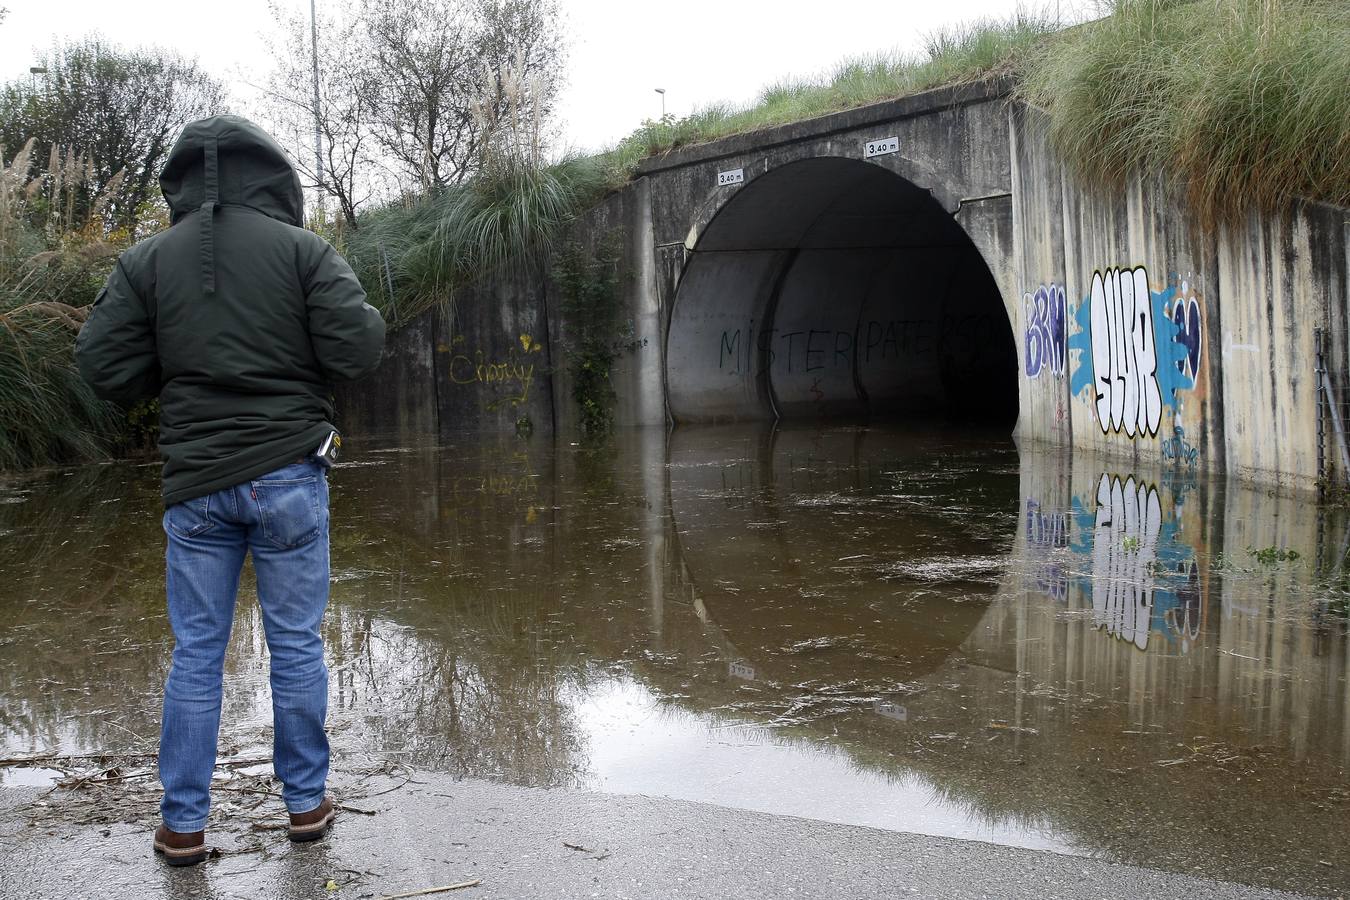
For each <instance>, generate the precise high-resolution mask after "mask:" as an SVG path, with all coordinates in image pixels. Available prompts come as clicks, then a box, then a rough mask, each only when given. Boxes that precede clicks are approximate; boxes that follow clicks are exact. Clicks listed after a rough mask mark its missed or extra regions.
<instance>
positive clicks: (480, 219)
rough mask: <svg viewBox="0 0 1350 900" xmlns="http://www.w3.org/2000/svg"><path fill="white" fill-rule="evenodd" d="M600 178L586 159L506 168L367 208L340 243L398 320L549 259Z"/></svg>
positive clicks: (374, 297)
mask: <svg viewBox="0 0 1350 900" xmlns="http://www.w3.org/2000/svg"><path fill="white" fill-rule="evenodd" d="M606 179H607V175H606V172H605V169H604V167H603V164H602V163H601V162H600V161H599V160H596V159H591V158H588V159H575V158H574V159H568V160H564V161H563V162H560V163H557V164H555V165H551V166H534V165H530V164H525V163H518V164H515V165H506V166H502V167H501V168H499V169H496V170H493V171H490V172H485V173H484V174H482V175H480V176H479V177H478V178H476V179H474V180H472V181H469V182H466V183H464V184H460V185H454V186H451V187H447V188H444V189H442V190H440V191H437V192H435V193H433V194H432V195H430V196H429V197H427V198H426V199H424V200H422V201H420V202H416V203H411V204H407V205H402V204H400V205H395V206H390V207H386V208H384V209H380V210H375V211H372V212H370V213H367V214H365V215H363V216H362V217H361V218H360V222H359V224H360V227H359V229H357V230H355V231H348V232H346V233H345V234H343V235H341V236H339V238H338V243H339V245H340V247H341V249H342V251H343V252H344V253H345V254H346V255H347V258H348V260H349V261H350V262H351V264H352V267H353V268H354V269H355V270H356V272H357V274H358V275H359V276H360V278H361V283H362V284H363V285H364V286H365V288H366V291H367V292H368V293H369V294H370V297H371V303H373V304H374V305H375V306H377V307H378V308H379V309H380V310H381V311H382V312H384V313H385V315H386V317H387V318H389V319H390V320H391V321H392V322H393V323H395V324H398V323H402V322H406V321H408V320H409V319H412V318H414V317H415V316H417V315H418V314H420V313H422V312H424V311H425V310H427V309H430V308H432V307H434V306H437V305H439V304H443V303H447V302H449V301H451V300H452V298H453V297H454V292H455V289H456V288H457V287H460V286H462V285H464V284H467V283H469V282H472V281H473V280H475V279H477V278H479V277H481V276H483V275H484V274H486V273H488V272H492V271H497V270H500V269H502V268H504V267H507V266H516V267H522V268H523V267H528V266H530V265H531V264H535V263H539V262H542V261H545V260H547V259H549V257H550V256H551V255H552V253H553V250H554V245H555V240H556V238H557V236H558V235H559V234H560V233H561V230H562V226H563V225H565V224H566V223H568V222H570V221H572V219H573V218H574V217H575V216H576V215H577V213H578V212H579V211H580V210H582V209H584V208H585V207H586V206H587V205H589V204H590V203H592V202H594V201H595V199H596V198H597V197H599V196H600V194H601V193H602V192H603V190H604V186H605V183H606Z"/></svg>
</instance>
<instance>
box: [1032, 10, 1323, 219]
mask: <svg viewBox="0 0 1350 900" xmlns="http://www.w3.org/2000/svg"><path fill="white" fill-rule="evenodd" d="M1020 92H1021V95H1022V96H1023V98H1024V99H1026V100H1027V101H1028V102H1030V103H1031V104H1033V105H1035V106H1039V107H1041V108H1043V109H1044V110H1045V111H1046V112H1048V113H1049V119H1050V135H1051V139H1052V141H1053V142H1054V145H1055V147H1056V149H1057V150H1058V151H1059V153H1060V154H1061V155H1062V156H1063V158H1064V159H1065V160H1066V161H1068V163H1069V164H1070V165H1071V166H1073V167H1074V169H1076V170H1077V172H1078V174H1079V175H1080V176H1082V177H1083V178H1085V179H1087V180H1089V181H1095V182H1099V183H1102V184H1105V185H1109V186H1114V185H1119V184H1120V183H1122V182H1123V181H1124V179H1125V178H1126V177H1127V176H1128V175H1130V174H1131V173H1136V172H1143V173H1150V172H1155V171H1164V172H1166V173H1168V175H1169V176H1170V177H1171V178H1173V179H1175V180H1176V181H1177V182H1178V183H1179V184H1181V185H1184V187H1185V191H1186V195H1187V198H1188V200H1189V205H1190V207H1191V209H1192V210H1193V212H1194V213H1195V214H1196V215H1197V216H1198V218H1199V219H1200V221H1201V222H1202V223H1203V224H1205V225H1208V226H1213V225H1214V224H1216V223H1218V222H1220V221H1225V220H1227V221H1231V220H1234V219H1236V218H1238V217H1240V216H1242V215H1244V214H1245V213H1246V212H1247V211H1249V210H1251V209H1258V210H1262V211H1265V212H1270V211H1273V210H1277V209H1279V208H1281V207H1283V206H1284V205H1286V204H1287V203H1288V202H1289V201H1290V200H1291V199H1292V198H1295V197H1307V198H1311V199H1315V200H1322V201H1326V202H1329V203H1334V204H1339V205H1342V206H1350V3H1347V2H1345V0H1198V2H1178V0H1119V2H1117V3H1115V4H1114V7H1113V9H1112V10H1111V12H1110V14H1109V15H1107V16H1106V17H1105V18H1104V19H1101V20H1100V21H1096V22H1092V23H1090V24H1089V25H1086V26H1083V27H1081V28H1076V29H1072V30H1070V31H1066V32H1063V33H1061V34H1060V35H1057V36H1056V38H1055V39H1054V40H1053V41H1049V42H1047V43H1045V44H1044V45H1042V46H1040V47H1039V48H1037V49H1036V50H1035V52H1034V53H1033V54H1032V55H1031V58H1030V59H1029V60H1028V62H1027V64H1026V66H1025V67H1024V76H1023V81H1022V84H1021V88H1020Z"/></svg>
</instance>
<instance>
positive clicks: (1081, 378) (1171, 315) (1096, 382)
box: [1067, 266, 1203, 449]
mask: <svg viewBox="0 0 1350 900" xmlns="http://www.w3.org/2000/svg"><path fill="white" fill-rule="evenodd" d="M1074 320H1075V322H1076V323H1077V326H1078V331H1077V333H1076V334H1074V335H1073V336H1071V337H1070V338H1069V339H1068V341H1067V345H1068V349H1069V351H1070V352H1072V351H1074V350H1077V351H1078V356H1077V357H1076V360H1077V362H1076V366H1075V368H1074V371H1073V380H1072V383H1071V384H1070V386H1069V390H1070V393H1071V394H1072V395H1074V396H1078V395H1079V394H1080V393H1082V392H1084V391H1089V399H1090V400H1091V402H1092V406H1093V409H1094V411H1095V412H1096V415H1097V424H1098V425H1099V426H1100V427H1101V430H1102V433H1103V434H1108V433H1112V432H1114V433H1117V434H1120V433H1123V434H1125V435H1126V436H1128V437H1130V438H1135V437H1157V436H1158V433H1159V430H1160V428H1161V425H1162V415H1163V410H1164V409H1171V410H1173V411H1174V412H1179V411H1180V408H1181V403H1182V400H1181V397H1180V396H1179V392H1180V391H1187V390H1191V389H1193V388H1194V387H1195V379H1196V376H1197V374H1198V372H1199V366H1200V353H1201V334H1202V324H1203V323H1202V317H1201V312H1200V303H1199V301H1198V299H1197V298H1196V296H1195V294H1194V292H1193V291H1191V289H1190V286H1189V285H1188V284H1187V283H1185V282H1183V283H1182V284H1181V290H1180V291H1178V289H1177V287H1176V286H1175V285H1169V286H1168V287H1167V288H1166V289H1165V290H1162V291H1152V290H1150V289H1149V283H1148V272H1147V270H1145V268H1144V267H1143V266H1136V267H1134V268H1132V269H1130V268H1126V269H1120V268H1112V269H1107V270H1106V271H1105V272H1101V271H1098V272H1094V273H1093V275H1092V288H1091V291H1090V293H1089V294H1088V296H1087V298H1086V299H1084V300H1083V302H1082V303H1080V304H1079V306H1078V309H1077V312H1076V314H1075V316H1074ZM1178 449H1179V448H1178Z"/></svg>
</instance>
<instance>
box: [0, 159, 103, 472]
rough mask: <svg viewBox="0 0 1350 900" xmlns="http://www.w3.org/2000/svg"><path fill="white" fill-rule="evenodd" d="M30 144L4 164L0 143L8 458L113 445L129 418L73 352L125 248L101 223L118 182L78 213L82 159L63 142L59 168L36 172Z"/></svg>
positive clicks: (2, 432) (2, 434)
mask: <svg viewBox="0 0 1350 900" xmlns="http://www.w3.org/2000/svg"><path fill="white" fill-rule="evenodd" d="M31 153H32V142H31V141H30V142H28V143H27V144H26V146H25V147H24V149H23V150H21V151H19V152H18V153H17V154H15V156H14V158H13V159H11V160H10V161H9V164H8V165H5V159H4V153H3V150H0V468H17V467H23V466H34V465H41V464H43V463H48V462H67V461H75V460H83V459H91V458H95V457H98V456H101V455H105V454H106V453H107V452H108V451H109V450H111V449H112V448H113V447H115V446H117V445H120V444H121V443H122V442H123V428H124V425H125V418H124V417H123V415H122V414H121V412H120V411H119V410H118V409H117V408H116V407H115V406H112V405H111V404H108V403H104V402H103V401H101V400H99V399H98V398H97V397H95V396H94V394H93V392H92V391H91V390H90V389H89V387H88V386H87V385H86V384H85V383H84V381H83V380H81V378H80V375H79V372H78V370H77V369H76V366H75V354H74V345H75V335H76V334H77V333H78V332H79V328H80V325H81V324H82V323H83V322H84V318H85V315H86V314H87V311H88V310H87V307H86V306H85V304H88V303H89V302H90V301H91V300H92V299H93V297H94V295H95V293H96V292H97V291H98V288H99V285H101V284H102V282H103V280H104V278H105V277H106V276H107V272H108V268H109V266H110V264H111V260H112V257H113V256H114V255H115V254H116V247H115V245H114V243H112V241H115V240H116V236H115V235H110V234H107V233H105V232H104V230H103V229H102V227H101V226H100V225H99V224H98V222H99V220H100V216H101V213H102V211H103V208H104V205H105V204H106V202H107V197H108V196H109V194H110V192H108V191H104V192H100V193H98V194H96V195H95V196H94V197H93V199H92V202H91V204H90V205H89V207H88V214H87V218H85V219H83V220H76V219H74V218H73V210H74V209H75V206H76V200H77V198H78V197H80V196H83V195H84V194H86V193H88V185H87V183H86V180H85V176H84V174H83V173H84V172H85V171H86V169H85V166H84V165H83V163H81V162H80V160H79V158H78V157H76V156H75V155H74V154H71V153H67V154H64V155H63V154H61V153H60V152H59V151H58V152H54V153H53V154H52V159H53V160H56V163H55V164H54V167H53V168H54V170H49V171H47V172H45V173H43V175H41V176H40V177H38V178H29V176H28V172H29V169H30V162H31ZM114 189H115V184H114ZM71 301H74V303H72V302H71ZM74 304H79V306H76V305H74Z"/></svg>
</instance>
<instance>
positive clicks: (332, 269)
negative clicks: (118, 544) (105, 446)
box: [75, 116, 384, 506]
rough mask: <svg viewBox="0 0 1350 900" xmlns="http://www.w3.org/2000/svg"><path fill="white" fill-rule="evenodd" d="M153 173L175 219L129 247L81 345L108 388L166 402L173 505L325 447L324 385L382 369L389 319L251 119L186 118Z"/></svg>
mask: <svg viewBox="0 0 1350 900" xmlns="http://www.w3.org/2000/svg"><path fill="white" fill-rule="evenodd" d="M159 183H160V187H161V189H162V190H163V192H164V199H165V200H167V201H168V204H169V209H170V211H171V212H172V222H173V225H172V227H170V228H169V229H167V230H166V231H163V232H161V233H159V234H157V235H154V236H153V237H150V238H147V239H146V240H144V241H141V242H140V243H139V244H137V245H136V246H134V247H132V248H131V249H130V250H127V251H126V252H125V253H123V254H122V256H121V258H120V259H119V260H118V261H117V265H116V267H115V268H114V269H113V271H112V274H111V275H109V276H108V283H107V285H106V286H105V287H104V288H103V290H102V291H101V292H100V293H99V295H98V298H97V299H96V300H95V301H94V308H93V311H92V312H91V313H90V315H89V319H88V321H87V322H86V323H85V325H84V328H83V329H81V331H80V336H79V338H78V340H77V341H76V345H75V353H76V358H77V359H78V361H79V366H80V374H81V375H83V376H84V378H85V380H86V381H88V382H89V383H90V384H91V385H92V386H93V388H94V390H95V392H96V393H98V394H99V395H100V396H102V397H104V398H106V399H109V400H117V401H120V402H124V403H131V402H135V401H137V400H141V399H147V398H153V397H158V398H159V401H160V428H159V449H160V453H161V454H162V455H163V457H164V503H165V505H166V506H171V505H173V504H174V503H178V502H181V501H183V500H190V499H192V498H193V497H200V496H202V495H204V494H209V493H212V492H213V491H217V490H220V489H222V488H226V487H230V486H232V485H236V484H240V483H242V482H245V481H248V480H249V479H251V478H255V477H257V476H259V475H262V474H265V473H267V472H270V471H272V470H274V469H278V468H280V467H282V466H283V465H286V464H288V463H291V462H294V461H295V460H297V459H299V458H300V457H302V456H304V455H306V454H308V453H310V452H311V451H313V450H315V449H317V447H318V446H319V443H320V441H322V440H323V438H324V436H325V435H327V433H328V432H329V431H330V430H331V425H330V424H329V423H330V421H331V420H332V418H333V406H332V401H331V399H330V396H331V389H330V384H331V383H332V382H334V381H338V380H346V379H353V378H359V377H360V376H362V375H365V374H367V373H368V372H370V371H371V370H372V369H374V368H375V366H376V365H377V364H378V363H379V361H380V355H381V351H382V350H383V347H384V321H383V320H382V319H381V318H380V314H379V312H377V311H376V310H375V308H374V307H372V306H370V305H369V304H367V303H366V302H365V300H366V293H365V291H364V290H362V288H361V284H360V282H359V281H357V279H356V275H355V274H353V272H352V270H351V267H350V266H348V265H347V263H346V261H344V260H343V259H342V257H341V256H339V255H338V254H337V252H336V251H335V250H334V249H333V248H332V247H331V246H330V245H329V244H328V242H327V241H325V240H324V239H323V238H321V237H319V236H318V235H316V234H314V233H312V232H310V231H306V230H305V229H303V228H301V227H300V224H301V222H302V221H303V219H302V212H301V204H302V196H301V192H300V179H299V178H298V177H297V176H296V173H295V170H294V169H293V168H292V167H291V164H290V162H289V160H288V159H287V157H286V154H285V152H284V151H283V150H282V149H281V147H280V146H279V145H278V144H277V143H276V142H275V141H274V140H272V138H271V137H270V136H269V135H268V134H267V133H266V132H264V131H263V130H262V129H261V128H259V127H258V126H256V125H254V124H253V123H252V122H250V121H248V120H247V119H243V118H240V117H238V116H215V117H213V118H210V119H203V120H201V121H199V122H193V123H192V124H190V125H188V126H187V127H186V128H184V129H183V133H182V135H181V136H180V137H179V138H178V143H176V144H175V145H174V147H173V150H172V151H170V153H169V160H168V162H167V163H166V164H165V166H164V172H163V174H162V175H161V176H160V179H159Z"/></svg>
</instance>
